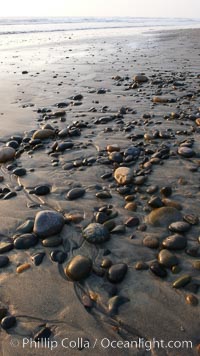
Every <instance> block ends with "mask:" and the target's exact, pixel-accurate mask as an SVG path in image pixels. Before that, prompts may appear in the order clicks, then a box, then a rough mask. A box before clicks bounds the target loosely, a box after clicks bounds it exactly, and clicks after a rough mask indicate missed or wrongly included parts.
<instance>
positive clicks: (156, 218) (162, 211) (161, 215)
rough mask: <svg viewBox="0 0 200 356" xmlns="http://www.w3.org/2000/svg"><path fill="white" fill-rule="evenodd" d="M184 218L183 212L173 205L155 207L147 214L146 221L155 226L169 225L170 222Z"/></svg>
mask: <svg viewBox="0 0 200 356" xmlns="http://www.w3.org/2000/svg"><path fill="white" fill-rule="evenodd" d="M181 218H182V215H181V213H180V212H179V211H178V210H177V209H175V208H172V207H162V208H158V209H154V210H153V211H152V212H151V213H150V214H149V215H147V216H146V218H145V221H146V222H147V223H149V224H150V225H153V226H168V225H169V224H170V223H172V222H174V221H177V220H179V219H181Z"/></svg>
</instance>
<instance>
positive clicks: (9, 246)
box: [0, 242, 14, 254]
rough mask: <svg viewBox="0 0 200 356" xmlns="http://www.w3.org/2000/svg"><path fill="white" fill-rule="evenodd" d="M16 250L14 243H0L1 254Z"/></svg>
mask: <svg viewBox="0 0 200 356" xmlns="http://www.w3.org/2000/svg"><path fill="white" fill-rule="evenodd" d="M13 248H14V244H13V242H1V243H0V254H1V253H5V252H8V251H11V250H12V249H13Z"/></svg>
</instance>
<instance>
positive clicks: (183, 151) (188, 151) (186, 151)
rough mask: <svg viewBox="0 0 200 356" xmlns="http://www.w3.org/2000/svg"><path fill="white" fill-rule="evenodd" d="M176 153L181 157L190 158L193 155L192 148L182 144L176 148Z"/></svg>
mask: <svg viewBox="0 0 200 356" xmlns="http://www.w3.org/2000/svg"><path fill="white" fill-rule="evenodd" d="M178 154H179V155H180V156H182V157H186V158H190V157H193V156H194V155H195V152H194V151H193V150H192V148H190V147H186V146H183V147H179V148H178Z"/></svg>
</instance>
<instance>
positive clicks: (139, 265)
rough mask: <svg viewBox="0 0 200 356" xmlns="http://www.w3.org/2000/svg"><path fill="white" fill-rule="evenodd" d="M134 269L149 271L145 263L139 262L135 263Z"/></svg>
mask: <svg viewBox="0 0 200 356" xmlns="http://www.w3.org/2000/svg"><path fill="white" fill-rule="evenodd" d="M135 269H136V270H137V271H145V270H147V269H149V266H148V264H147V263H145V262H142V261H139V262H137V263H136V265H135Z"/></svg>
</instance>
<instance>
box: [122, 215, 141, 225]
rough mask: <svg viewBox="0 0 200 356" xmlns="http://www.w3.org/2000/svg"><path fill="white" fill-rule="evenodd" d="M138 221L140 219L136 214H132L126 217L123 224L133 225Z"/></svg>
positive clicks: (137, 223)
mask: <svg viewBox="0 0 200 356" xmlns="http://www.w3.org/2000/svg"><path fill="white" fill-rule="evenodd" d="M139 223H140V220H139V218H138V217H137V216H133V217H130V218H128V220H126V221H125V225H126V226H127V227H134V226H138V225H139Z"/></svg>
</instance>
